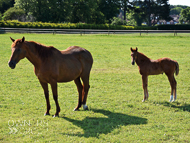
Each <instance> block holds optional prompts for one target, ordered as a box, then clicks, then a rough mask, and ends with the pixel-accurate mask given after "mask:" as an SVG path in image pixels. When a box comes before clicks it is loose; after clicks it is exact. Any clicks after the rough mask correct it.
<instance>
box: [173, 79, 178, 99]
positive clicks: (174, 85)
mask: <svg viewBox="0 0 190 143" xmlns="http://www.w3.org/2000/svg"><path fill="white" fill-rule="evenodd" d="M176 87H177V82H176V80H175V77H173V95H174V99H173V101H172V102H174V101H175V100H176V99H177V93H176V92H177V91H176V90H177V88H176Z"/></svg>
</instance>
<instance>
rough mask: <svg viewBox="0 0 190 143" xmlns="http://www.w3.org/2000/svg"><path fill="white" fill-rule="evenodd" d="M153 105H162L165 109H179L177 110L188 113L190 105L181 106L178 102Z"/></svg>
mask: <svg viewBox="0 0 190 143" xmlns="http://www.w3.org/2000/svg"><path fill="white" fill-rule="evenodd" d="M154 104H160V105H163V106H166V107H171V108H175V109H179V110H182V111H188V112H190V105H189V104H182V105H181V103H180V102H173V103H171V102H166V101H165V102H159V103H156V102H155V103H154Z"/></svg>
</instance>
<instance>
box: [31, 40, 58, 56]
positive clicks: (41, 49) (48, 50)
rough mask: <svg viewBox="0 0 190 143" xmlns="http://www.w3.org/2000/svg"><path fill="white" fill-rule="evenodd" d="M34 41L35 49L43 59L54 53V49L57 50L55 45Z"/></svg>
mask: <svg viewBox="0 0 190 143" xmlns="http://www.w3.org/2000/svg"><path fill="white" fill-rule="evenodd" d="M32 43H34V49H35V51H36V52H37V54H38V56H39V57H40V58H41V59H42V60H46V59H47V58H48V57H51V56H52V55H53V51H56V50H57V49H56V48H54V47H53V46H45V45H43V44H40V43H36V42H33V41H32Z"/></svg>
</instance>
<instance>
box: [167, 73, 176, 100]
mask: <svg viewBox="0 0 190 143" xmlns="http://www.w3.org/2000/svg"><path fill="white" fill-rule="evenodd" d="M166 75H167V77H168V80H169V82H170V86H171V96H170V100H169V101H170V102H174V101H175V100H176V99H177V95H176V85H177V82H176V80H175V77H174V75H171V74H170V75H169V74H166ZM173 96H174V98H173Z"/></svg>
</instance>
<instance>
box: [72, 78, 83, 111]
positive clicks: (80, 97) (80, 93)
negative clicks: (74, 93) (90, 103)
mask: <svg viewBox="0 0 190 143" xmlns="http://www.w3.org/2000/svg"><path fill="white" fill-rule="evenodd" d="M74 81H75V84H76V86H77V89H78V93H79V97H78V105H77V107H76V108H75V109H74V111H77V110H79V108H80V107H81V105H82V100H83V99H82V98H83V97H82V88H83V86H82V84H81V81H80V77H78V78H77V79H75V80H74Z"/></svg>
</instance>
